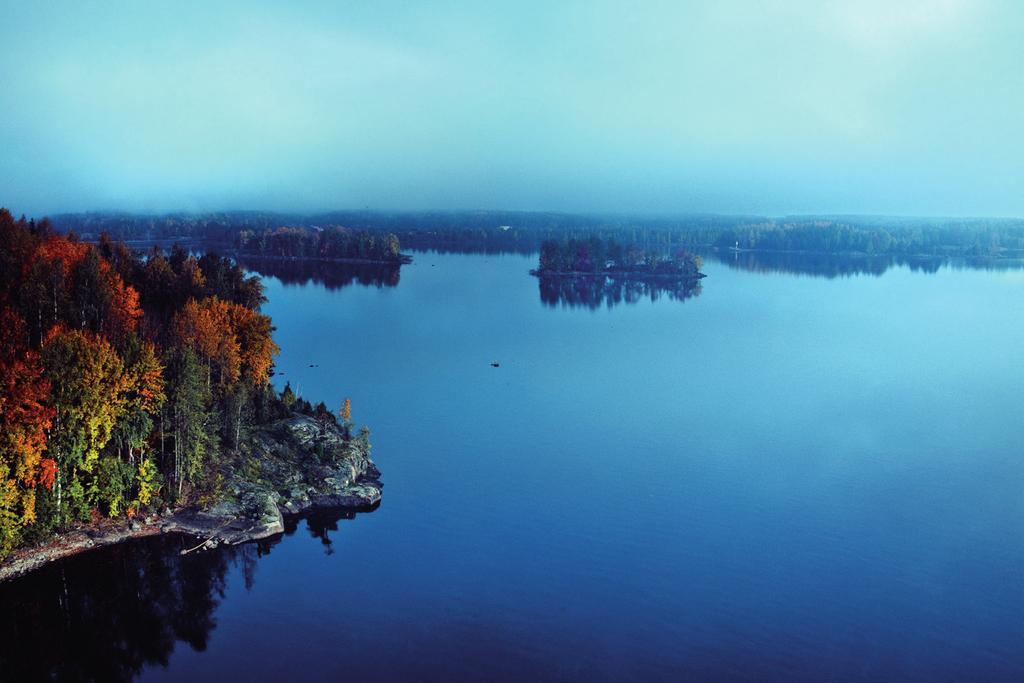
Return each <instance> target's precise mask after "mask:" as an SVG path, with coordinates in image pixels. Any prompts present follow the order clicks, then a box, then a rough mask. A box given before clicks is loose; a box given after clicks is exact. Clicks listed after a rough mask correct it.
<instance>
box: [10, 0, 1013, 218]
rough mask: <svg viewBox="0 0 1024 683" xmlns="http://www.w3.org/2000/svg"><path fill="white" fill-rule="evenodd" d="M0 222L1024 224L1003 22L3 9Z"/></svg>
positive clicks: (587, 13) (275, 9)
mask: <svg viewBox="0 0 1024 683" xmlns="http://www.w3.org/2000/svg"><path fill="white" fill-rule="evenodd" d="M0 30H2V32H3V37H2V40H0V205H7V206H9V207H11V208H12V209H13V210H14V211H15V212H16V213H21V212H25V213H29V214H35V215H38V214H41V213H44V212H50V213H52V212H58V211H77V210H88V209H106V208H116V209H128V210H145V211H151V210H177V209H185V210H210V209H221V208H270V209H282V210H307V209H308V210H317V209H329V208H361V207H366V206H369V207H371V208H380V209H415V208H440V209H449V208H507V209H549V210H561V211H586V210H599V211H624V212H633V211H641V212H659V213H663V212H704V211H712V212H722V213H739V212H756V213H769V214H781V213H791V212H836V213H840V212H841V213H891V214H942V215H1024V43H1022V41H1021V36H1022V35H1024V2H1020V1H1019V0H1009V1H1005V2H1000V1H995V0H993V1H988V0H927V1H925V0H921V1H917V0H907V1H900V0H859V1H856V2H854V1H851V2H829V1H827V0H809V1H807V2H800V1H797V0H790V1H783V0H779V1H777V2H773V1H770V0H769V1H762V2H756V1H754V0H750V1H748V2H730V1H727V0H709V1H707V2H703V1H701V2H698V1H694V2H686V1H685V0H676V1H675V2H630V3H606V2H595V1H593V0H589V1H584V2H554V1H551V0H542V1H539V2H531V1H527V0H517V1H515V2H508V3H502V2H494V1H488V2H421V3H397V2H381V1H380V0H374V1H372V2H371V1H366V2H287V3H286V2H275V3H269V2H267V3H262V2H253V1H246V2H220V3H216V2H185V1H182V0H175V1H174V2H170V1H168V2H124V3H104V2H98V1H97V2H80V1H76V2H45V3H44V2H24V1H23V0H18V1H14V0H0Z"/></svg>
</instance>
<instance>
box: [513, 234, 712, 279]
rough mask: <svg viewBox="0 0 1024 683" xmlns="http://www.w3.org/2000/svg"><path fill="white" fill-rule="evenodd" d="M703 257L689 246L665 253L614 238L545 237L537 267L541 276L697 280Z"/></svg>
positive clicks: (538, 274)
mask: <svg viewBox="0 0 1024 683" xmlns="http://www.w3.org/2000/svg"><path fill="white" fill-rule="evenodd" d="M701 265H702V261H701V257H700V256H697V255H696V254H691V253H690V252H688V251H686V250H677V251H675V252H673V253H670V254H667V255H666V254H662V253H661V252H659V251H657V250H651V249H642V248H640V247H637V246H628V247H626V246H622V245H621V244H619V243H618V242H617V241H616V240H614V239H608V240H602V239H600V238H597V237H591V238H590V239H587V240H574V239H569V240H545V241H544V243H543V244H541V247H540V258H539V261H538V265H537V268H536V270H532V271H530V273H531V274H532V275H536V276H539V277H566V276H606V277H612V278H621V279H652V278H653V279H665V280H673V281H685V282H696V281H698V280H700V279H701V278H702V277H704V273H702V272H700V268H701Z"/></svg>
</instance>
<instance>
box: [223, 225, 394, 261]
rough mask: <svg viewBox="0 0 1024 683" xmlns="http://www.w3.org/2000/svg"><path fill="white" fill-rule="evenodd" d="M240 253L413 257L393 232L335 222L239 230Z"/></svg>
mask: <svg viewBox="0 0 1024 683" xmlns="http://www.w3.org/2000/svg"><path fill="white" fill-rule="evenodd" d="M234 243H235V247H236V249H237V251H238V253H239V254H241V255H248V256H257V257H259V258H264V259H266V258H281V259H291V260H305V259H314V260H321V261H334V262H338V263H377V264H385V265H391V264H395V265H399V264H402V263H409V262H410V261H412V257H410V256H406V255H404V254H402V251H401V249H402V248H401V245H400V243H399V241H398V237H396V236H395V235H394V234H393V233H385V234H381V233H373V232H369V231H366V230H350V229H348V228H345V227H342V226H338V225H332V226H328V227H324V228H320V227H316V228H305V227H287V226H286V227H279V228H274V229H269V228H266V229H262V230H249V229H244V230H239V231H238V233H237V235H235V237H234Z"/></svg>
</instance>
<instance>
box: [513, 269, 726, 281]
mask: <svg viewBox="0 0 1024 683" xmlns="http://www.w3.org/2000/svg"><path fill="white" fill-rule="evenodd" d="M530 275H532V276H534V277H564V278H579V277H594V278H597V277H610V278H612V279H616V278H618V279H621V280H669V281H672V282H697V281H698V280H700V279H702V278H705V277H707V275H706V274H704V273H697V274H696V275H675V274H672V273H648V272H644V271H632V270H630V271H604V272H600V273H589V272H586V271H581V270H570V271H550V270H547V271H545V270H536V269H534V270H531V271H530Z"/></svg>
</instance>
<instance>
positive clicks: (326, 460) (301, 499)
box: [167, 413, 383, 544]
mask: <svg viewBox="0 0 1024 683" xmlns="http://www.w3.org/2000/svg"><path fill="white" fill-rule="evenodd" d="M237 465H238V466H237V467H235V468H233V469H231V470H230V471H228V472H225V473H224V474H225V486H224V491H223V494H222V495H221V497H220V499H219V500H217V501H216V502H215V503H214V504H213V505H211V506H210V507H209V508H208V509H207V510H203V511H183V512H180V513H178V514H176V515H174V516H173V518H172V519H171V520H169V521H168V523H167V527H168V530H172V531H183V532H187V533H192V534H196V535H198V536H206V537H207V538H209V539H211V540H212V541H213V542H220V543H232V544H233V543H241V542H243V541H248V540H254V539H258V538H265V537H267V536H273V535H274V534H278V533H281V532H283V531H284V520H283V514H299V513H302V512H305V511H306V510H309V509H312V508H344V509H351V510H370V509H373V508H374V507H376V506H377V505H378V504H379V503H380V497H381V489H382V488H383V485H382V484H381V483H380V471H379V470H378V469H377V467H376V466H375V465H374V464H373V461H372V460H370V454H369V443H368V442H367V441H366V440H365V439H359V438H346V436H345V433H344V431H343V429H342V428H341V427H339V426H338V425H336V424H335V423H334V422H333V421H332V420H318V419H316V418H314V417H311V416H309V415H303V414H300V413H295V414H293V415H292V416H291V417H289V418H287V419H285V420H280V421H278V422H275V423H272V424H269V425H266V426H264V427H262V428H261V429H260V430H259V431H258V432H257V433H256V434H255V435H254V437H253V440H252V448H251V450H250V451H249V452H248V453H247V454H246V456H245V457H244V460H243V461H242V462H240V463H237Z"/></svg>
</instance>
